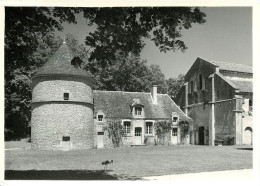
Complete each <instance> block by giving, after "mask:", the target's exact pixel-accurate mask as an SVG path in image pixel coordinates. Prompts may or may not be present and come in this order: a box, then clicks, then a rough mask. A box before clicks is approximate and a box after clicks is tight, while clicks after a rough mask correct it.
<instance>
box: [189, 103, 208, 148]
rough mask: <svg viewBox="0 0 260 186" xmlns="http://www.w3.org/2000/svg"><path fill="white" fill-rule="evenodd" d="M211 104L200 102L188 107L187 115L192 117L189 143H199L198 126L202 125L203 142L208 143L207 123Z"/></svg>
mask: <svg viewBox="0 0 260 186" xmlns="http://www.w3.org/2000/svg"><path fill="white" fill-rule="evenodd" d="M210 112H211V105H210V104H205V105H203V104H200V105H196V106H193V107H190V108H189V109H188V116H189V117H190V118H192V119H193V133H192V136H193V137H192V139H191V143H192V144H194V145H199V127H204V130H205V131H204V133H205V137H204V144H205V145H208V144H209V136H208V130H209V124H210V122H211V117H210V116H211V114H210Z"/></svg>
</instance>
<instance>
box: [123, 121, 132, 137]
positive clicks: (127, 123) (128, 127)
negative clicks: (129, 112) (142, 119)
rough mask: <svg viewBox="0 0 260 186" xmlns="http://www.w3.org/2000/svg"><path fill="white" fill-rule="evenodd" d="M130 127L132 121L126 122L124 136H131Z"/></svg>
mask: <svg viewBox="0 0 260 186" xmlns="http://www.w3.org/2000/svg"><path fill="white" fill-rule="evenodd" d="M130 126H131V122H130V121H125V122H124V134H130Z"/></svg>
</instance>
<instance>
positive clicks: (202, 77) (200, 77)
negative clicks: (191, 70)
mask: <svg viewBox="0 0 260 186" xmlns="http://www.w3.org/2000/svg"><path fill="white" fill-rule="evenodd" d="M202 78H203V77H202V75H200V90H202V89H203V88H202V87H203V86H202Z"/></svg>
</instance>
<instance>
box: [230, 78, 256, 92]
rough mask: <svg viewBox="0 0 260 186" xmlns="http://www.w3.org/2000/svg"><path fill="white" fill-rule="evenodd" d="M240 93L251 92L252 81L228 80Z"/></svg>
mask: <svg viewBox="0 0 260 186" xmlns="http://www.w3.org/2000/svg"><path fill="white" fill-rule="evenodd" d="M229 80H230V81H231V82H232V83H233V84H235V85H236V88H237V89H238V90H239V91H240V92H253V81H248V80H246V79H242V78H241V79H229Z"/></svg>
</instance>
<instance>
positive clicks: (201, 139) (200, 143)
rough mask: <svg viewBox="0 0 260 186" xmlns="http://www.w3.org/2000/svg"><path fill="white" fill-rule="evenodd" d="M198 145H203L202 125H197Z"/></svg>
mask: <svg viewBox="0 0 260 186" xmlns="http://www.w3.org/2000/svg"><path fill="white" fill-rule="evenodd" d="M199 145H204V127H199Z"/></svg>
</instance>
